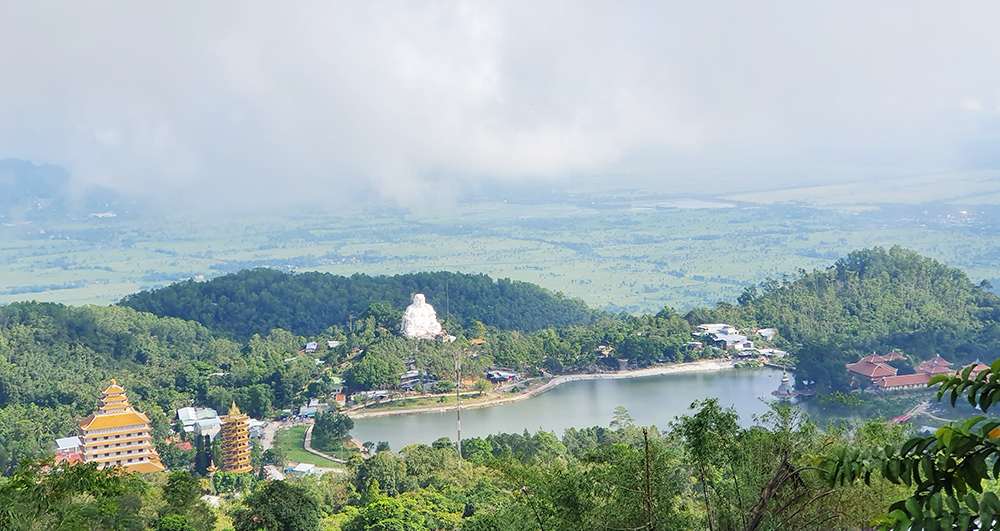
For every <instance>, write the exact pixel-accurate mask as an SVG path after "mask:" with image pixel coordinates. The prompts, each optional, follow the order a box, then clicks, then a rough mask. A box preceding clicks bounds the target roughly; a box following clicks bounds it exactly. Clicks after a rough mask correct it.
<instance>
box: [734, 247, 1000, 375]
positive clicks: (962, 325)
mask: <svg viewBox="0 0 1000 531" xmlns="http://www.w3.org/2000/svg"><path fill="white" fill-rule="evenodd" d="M987 287H988V285H987V284H986V283H981V284H974V283H973V282H972V281H970V280H969V278H968V276H966V275H965V273H963V272H962V271H960V270H958V269H954V268H951V267H948V266H946V265H944V264H942V263H940V262H937V261H935V260H932V259H930V258H926V257H923V256H920V255H919V254H917V253H915V252H913V251H910V250H907V249H903V248H900V247H892V248H890V249H889V250H885V249H883V248H881V247H876V248H873V249H861V250H858V251H854V252H852V253H850V254H849V255H848V256H847V257H846V258H844V259H841V260H838V261H837V262H836V263H835V264H834V265H833V266H831V267H829V268H827V269H825V270H815V271H813V272H811V273H806V272H804V271H802V272H801V273H800V275H799V276H798V277H797V278H795V279H793V280H788V279H786V280H785V281H783V282H778V281H773V280H772V281H768V282H765V283H763V284H761V289H760V290H758V289H757V288H756V287H754V288H749V289H747V290H746V291H745V292H744V294H743V295H742V296H741V297H740V303H741V305H740V306H739V307H738V308H727V307H726V306H727V305H724V304H722V305H720V307H719V308H717V311H716V312H715V313H716V317H718V318H720V319H725V318H730V319H732V320H733V321H735V322H734V323H733V324H735V325H737V326H738V325H740V324H745V325H759V326H775V327H777V329H778V330H779V331H780V334H781V335H782V337H783V338H784V341H785V345H786V346H787V347H788V348H790V349H791V350H794V351H795V353H796V356H797V357H798V359H799V361H800V363H799V365H798V367H797V373H796V376H797V378H798V381H799V382H804V381H816V382H819V383H822V384H828V385H832V386H833V387H837V388H844V387H846V382H847V374H846V372H844V370H843V367H844V364H845V363H850V362H854V361H857V360H858V358H859V357H860V356H865V355H868V354H871V353H872V352H873V351H874V352H880V353H884V352H887V351H889V350H892V349H901V350H902V351H903V352H904V353H905V354H906V355H907V356H909V357H910V358H911V359H917V360H921V359H928V358H930V357H932V356H933V355H934V354H940V355H941V356H943V357H945V358H946V359H948V360H950V361H952V362H956V363H961V364H966V363H971V362H972V361H974V360H976V359H980V360H991V359H993V357H994V356H995V355H996V352H998V351H1000V298H998V297H997V296H996V295H994V294H993V293H991V292H989V291H987V289H986V288H987Z"/></svg>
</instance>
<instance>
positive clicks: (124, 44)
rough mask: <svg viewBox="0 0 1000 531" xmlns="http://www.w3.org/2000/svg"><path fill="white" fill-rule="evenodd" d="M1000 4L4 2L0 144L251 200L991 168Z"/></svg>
mask: <svg viewBox="0 0 1000 531" xmlns="http://www.w3.org/2000/svg"><path fill="white" fill-rule="evenodd" d="M998 21H1000V4H998V3H996V2H962V3H955V2H919V1H909V0H908V1H905V2H904V1H899V2H845V1H837V2H791V1H789V2H761V1H756V2H737V1H731V2H710V1H708V2H690V1H688V2H666V1H656V2H595V3H585V2H580V1H576V0H574V1H572V2H537V1H530V2H528V1H526V2H495V1H490V2H447V1H441V2H428V3H421V2H343V3H338V2H329V1H324V2H314V3H310V2H293V3H278V2H268V3H263V2H246V1H240V2H232V3H226V2H131V1H130V2H120V3H116V2H5V3H3V5H2V6H0V76H2V77H0V158H7V157H17V158H23V159H28V160H32V161H35V162H52V163H57V164H60V165H63V166H65V167H67V168H69V169H70V170H71V171H72V172H73V174H74V177H75V178H76V179H77V180H78V181H79V182H96V183H103V184H107V185H111V186H113V187H116V188H118V189H120V190H123V191H126V192H141V193H146V194H151V193H155V194H158V195H159V196H160V197H162V198H163V199H164V200H166V201H170V200H178V199H180V200H185V201H196V202H198V203H207V202H216V203H235V202H239V203H246V204H254V205H256V204H262V203H264V202H266V201H271V200H301V201H304V202H317V201H319V202H336V201H337V200H338V199H340V198H343V197H349V196H352V195H353V194H354V193H356V192H358V191H364V190H376V191H377V192H378V194H380V195H384V196H387V197H390V198H395V199H399V200H401V201H403V202H404V203H405V202H407V201H412V200H415V199H426V198H429V197H434V196H436V195H438V194H441V195H447V194H448V193H449V190H453V189H457V188H461V187H463V186H467V185H469V184H470V183H475V182H483V181H487V180H489V181H504V182H514V183H516V182H538V181H539V180H544V179H550V180H554V181H556V182H561V183H566V182H569V181H571V180H572V179H573V178H574V177H576V176H580V175H601V174H605V173H621V172H623V171H629V172H638V173H640V174H642V175H646V176H649V177H655V178H659V179H661V180H664V181H666V182H671V180H675V181H682V180H683V181H690V180H692V179H694V178H696V177H697V175H694V174H692V173H691V172H687V171H680V170H679V169H678V168H680V167H681V164H680V163H679V162H677V161H680V160H684V161H703V162H705V163H706V164H709V165H710V164H713V163H716V162H718V161H726V162H727V163H732V164H736V165H739V164H742V163H746V164H748V165H749V164H753V165H754V167H756V168H765V169H766V168H768V167H769V166H773V167H775V168H778V167H783V166H788V165H811V164H815V165H821V166H829V167H840V166H854V167H856V166H862V167H864V166H869V165H870V166H873V167H890V166H906V167H914V168H934V169H937V168H952V167H958V168H968V167H998V166H1000V31H998V30H997V27H998ZM765 173H766V172H765ZM758 178H760V177H759V175H758ZM730 182H732V181H730Z"/></svg>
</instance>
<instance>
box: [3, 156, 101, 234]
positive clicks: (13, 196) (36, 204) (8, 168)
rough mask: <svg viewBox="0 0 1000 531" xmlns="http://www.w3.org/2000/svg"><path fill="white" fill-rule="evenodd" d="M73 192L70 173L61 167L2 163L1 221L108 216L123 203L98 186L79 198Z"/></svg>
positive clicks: (8, 160)
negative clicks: (97, 214)
mask: <svg viewBox="0 0 1000 531" xmlns="http://www.w3.org/2000/svg"><path fill="white" fill-rule="evenodd" d="M69 190H70V173H69V172H68V171H67V170H66V169H65V168H63V167H61V166H55V165H52V164H33V163H31V162H28V161H25V160H20V159H0V220H27V221H32V220H36V219H48V218H52V217H57V216H61V215H66V214H69V213H75V214H80V213H89V212H104V211H107V210H109V209H111V208H112V207H114V206H115V205H116V204H117V203H119V202H120V201H121V199H120V198H119V196H118V194H117V193H115V192H113V191H111V190H109V189H107V188H102V187H98V186H91V187H88V188H86V189H85V190H83V191H82V193H80V194H77V195H72V194H70V192H69Z"/></svg>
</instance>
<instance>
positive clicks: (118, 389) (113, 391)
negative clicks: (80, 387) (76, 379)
mask: <svg viewBox="0 0 1000 531" xmlns="http://www.w3.org/2000/svg"><path fill="white" fill-rule="evenodd" d="M124 392H125V388H124V387H122V386H120V385H118V383H117V382H115V380H114V378H112V379H111V385H109V386H108V388H107V389H105V390H103V391H101V394H105V395H120V394H122V393H124Z"/></svg>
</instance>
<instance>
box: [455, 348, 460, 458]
mask: <svg viewBox="0 0 1000 531" xmlns="http://www.w3.org/2000/svg"><path fill="white" fill-rule="evenodd" d="M461 367H462V351H461V350H459V349H455V380H456V381H455V415H456V420H455V427H456V429H457V430H458V468H462V390H461V387H462V374H461V372H460V371H461Z"/></svg>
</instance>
